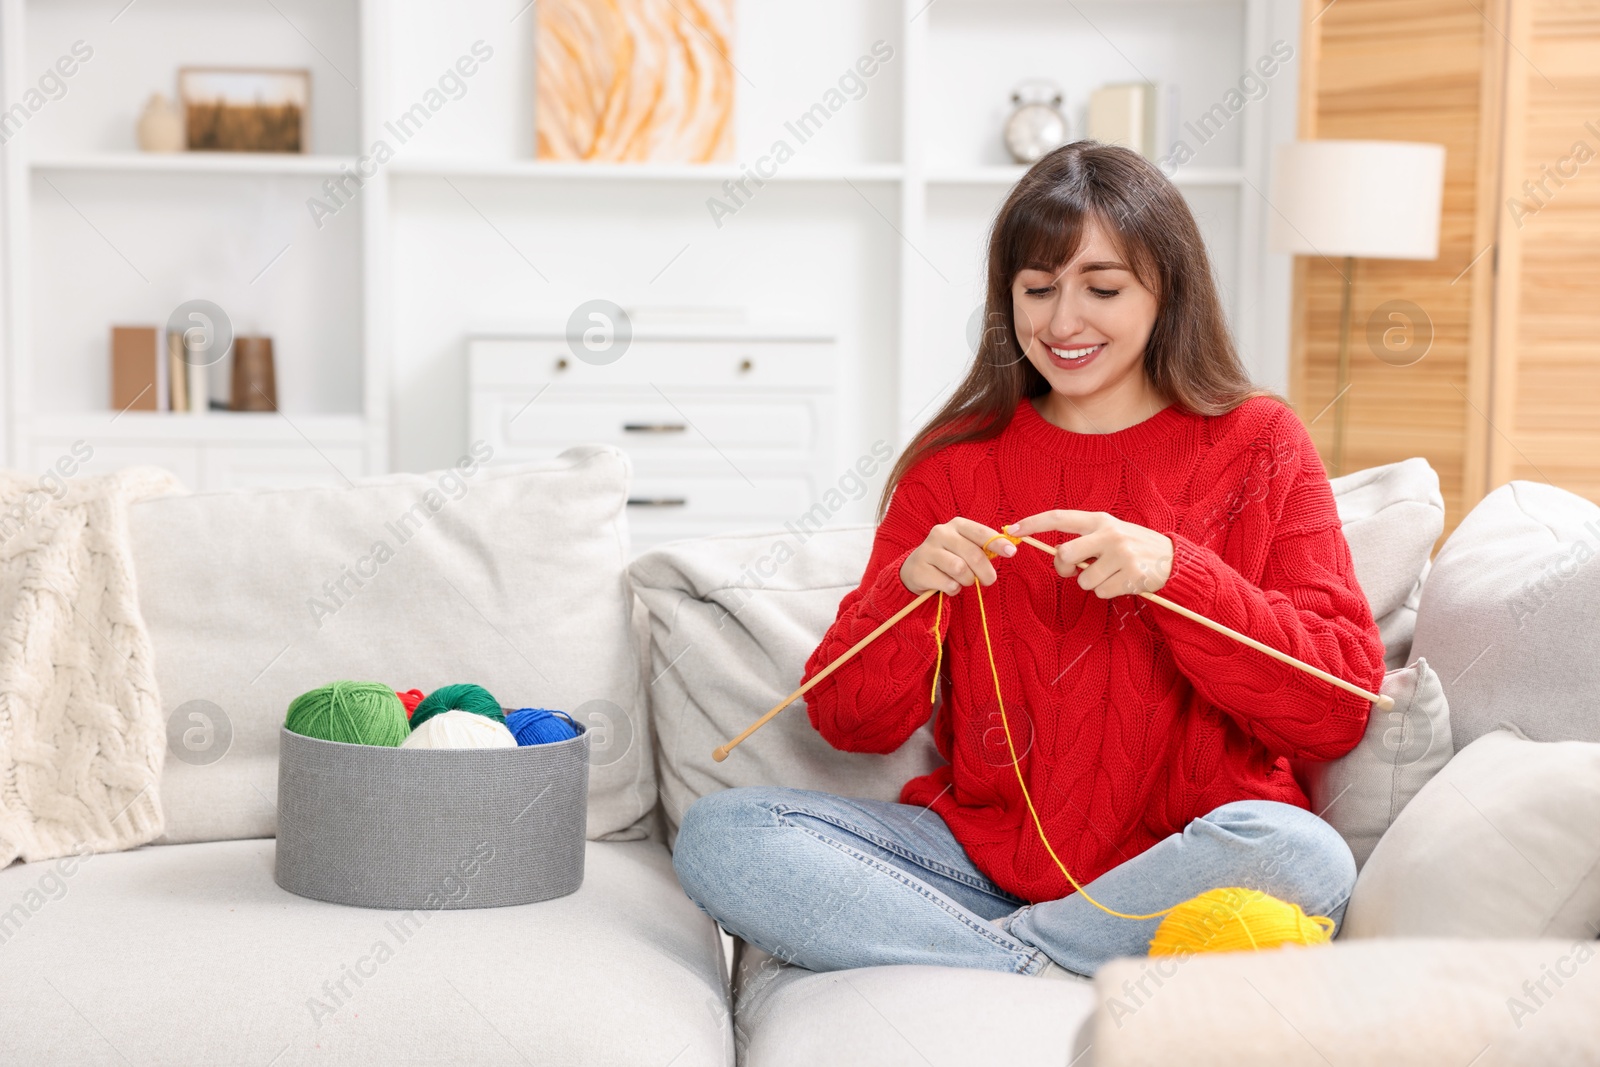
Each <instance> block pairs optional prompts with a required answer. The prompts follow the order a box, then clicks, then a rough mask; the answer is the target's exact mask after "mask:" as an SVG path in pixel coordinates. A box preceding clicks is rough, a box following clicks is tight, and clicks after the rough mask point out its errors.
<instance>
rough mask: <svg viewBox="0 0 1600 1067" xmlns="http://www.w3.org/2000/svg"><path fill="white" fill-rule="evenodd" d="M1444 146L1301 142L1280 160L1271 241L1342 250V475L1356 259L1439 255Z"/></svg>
mask: <svg viewBox="0 0 1600 1067" xmlns="http://www.w3.org/2000/svg"><path fill="white" fill-rule="evenodd" d="M1443 194H1444V145H1440V144H1421V143H1417V142H1411V141H1295V142H1290V143H1288V144H1281V145H1279V146H1278V147H1277V149H1276V150H1275V151H1274V154H1273V159H1272V205H1271V206H1272V227H1271V238H1270V243H1271V248H1272V250H1273V251H1274V252H1284V253H1287V254H1289V255H1297V256H1317V257H1319V258H1321V259H1327V260H1333V259H1336V258H1339V257H1342V258H1343V260H1344V262H1343V264H1341V265H1339V268H1338V269H1339V272H1340V274H1342V275H1343V276H1344V296H1343V299H1342V300H1341V301H1340V305H1339V373H1338V383H1337V385H1336V387H1335V388H1336V390H1337V391H1336V392H1335V393H1334V398H1335V399H1334V402H1333V408H1334V411H1333V420H1334V421H1333V455H1332V460H1333V462H1332V464H1331V466H1332V468H1333V473H1334V474H1335V475H1339V474H1343V473H1344V470H1343V465H1344V435H1345V399H1344V394H1345V390H1346V389H1347V388H1348V387H1349V384H1350V311H1351V306H1350V305H1351V297H1352V290H1353V282H1354V277H1355V261H1356V259H1358V258H1360V259H1438V258H1439V208H1440V203H1441V201H1442V199H1443Z"/></svg>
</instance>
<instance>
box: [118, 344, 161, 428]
mask: <svg viewBox="0 0 1600 1067" xmlns="http://www.w3.org/2000/svg"><path fill="white" fill-rule="evenodd" d="M156 333H157V330H156V327H154V326H113V327H111V409H112V410H113V411H118V412H121V411H155V410H157V409H158V406H159V401H160V397H161V391H160V382H159V380H158V374H159V371H160V366H161V362H160V359H159V352H158V351H157V349H156Z"/></svg>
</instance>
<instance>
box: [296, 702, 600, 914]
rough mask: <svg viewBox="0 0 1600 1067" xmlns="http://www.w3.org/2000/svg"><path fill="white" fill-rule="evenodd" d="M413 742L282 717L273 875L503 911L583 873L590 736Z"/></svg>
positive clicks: (410, 903) (308, 892) (375, 903)
mask: <svg viewBox="0 0 1600 1067" xmlns="http://www.w3.org/2000/svg"><path fill="white" fill-rule="evenodd" d="M577 729H578V736H577V737H574V738H572V739H570V740H567V741H556V742H553V743H551V744H545V745H526V746H518V747H517V748H491V749H459V748H458V749H413V748H387V747H384V746H381V745H348V744H344V743H342V742H338V741H320V740H318V739H316V738H312V737H305V736H303V735H301V734H297V733H294V732H293V731H291V730H289V729H288V728H287V727H280V728H279V755H278V843H277V862H276V863H275V865H274V871H273V877H274V878H275V879H276V880H277V883H278V884H279V885H280V886H282V887H283V888H284V889H287V890H288V891H289V892H291V893H297V894H299V895H300V896H303V897H311V898H313V899H315V900H326V901H329V902H331V903H335V904H352V905H355V906H357V907H363V908H400V909H407V910H409V909H414V908H425V909H429V910H432V909H435V908H496V907H504V906H506V905H509V904H528V903H531V902H533V901H536V900H549V899H550V898H552V897H559V896H564V895H566V894H567V893H571V892H573V891H575V890H576V889H577V888H578V887H579V886H580V885H582V884H583V855H584V834H585V831H586V829H587V827H586V821H587V820H586V814H587V811H588V791H589V733H588V731H587V730H586V729H584V728H583V726H582V725H578V726H577Z"/></svg>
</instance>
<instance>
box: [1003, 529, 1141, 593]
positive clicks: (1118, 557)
mask: <svg viewBox="0 0 1600 1067" xmlns="http://www.w3.org/2000/svg"><path fill="white" fill-rule="evenodd" d="M1041 530H1060V531H1062V532H1063V533H1071V534H1077V535H1078V536H1077V537H1074V538H1073V539H1072V540H1070V541H1066V542H1064V543H1063V544H1062V545H1061V546H1060V547H1059V548H1058V549H1057V551H1056V573H1057V574H1059V575H1061V577H1063V578H1068V577H1075V578H1077V580H1078V585H1079V586H1080V587H1081V588H1083V589H1085V590H1093V592H1094V594H1095V596H1097V597H1099V598H1100V599H1102V600H1110V599H1111V598H1112V597H1114V596H1124V595H1126V594H1129V593H1154V592H1155V591H1156V590H1157V589H1160V588H1161V587H1162V586H1164V585H1166V584H1167V579H1168V578H1170V577H1171V576H1172V538H1170V537H1168V536H1167V535H1165V534H1159V533H1156V532H1155V531H1154V530H1149V529H1146V528H1145V527H1143V526H1139V525H1137V524H1135V523H1131V522H1123V521H1122V520H1121V519H1119V518H1117V517H1116V516H1115V515H1108V514H1106V513H1105V512H1103V511H1041V512H1039V513H1038V514H1037V515H1029V516H1028V517H1027V518H1025V519H1022V520H1020V521H1019V522H1015V523H1012V524H1011V525H1010V526H1007V527H1005V528H1004V532H1006V533H1008V534H1012V535H1013V536H1018V537H1020V536H1022V535H1023V534H1035V533H1039V532H1040V531H1041ZM1087 559H1092V560H1094V562H1093V563H1091V564H1089V566H1088V567H1086V568H1084V569H1083V570H1081V571H1080V570H1079V569H1078V564H1079V563H1081V562H1083V561H1084V560H1087Z"/></svg>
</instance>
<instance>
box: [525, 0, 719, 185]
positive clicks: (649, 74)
mask: <svg viewBox="0 0 1600 1067" xmlns="http://www.w3.org/2000/svg"><path fill="white" fill-rule="evenodd" d="M733 5H734V0H539V4H538V7H537V9H536V10H537V12H538V28H537V30H536V33H537V35H538V36H537V42H536V46H535V51H536V56H537V61H536V67H537V74H536V77H535V90H534V94H535V99H534V113H535V120H534V121H535V133H536V136H537V142H538V158H540V159H544V160H585V161H590V162H647V161H648V162H656V163H710V162H716V161H726V160H729V159H732V158H733V86H734V78H735V77H737V73H736V72H735V71H734V69H733V62H732V47H733Z"/></svg>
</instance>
